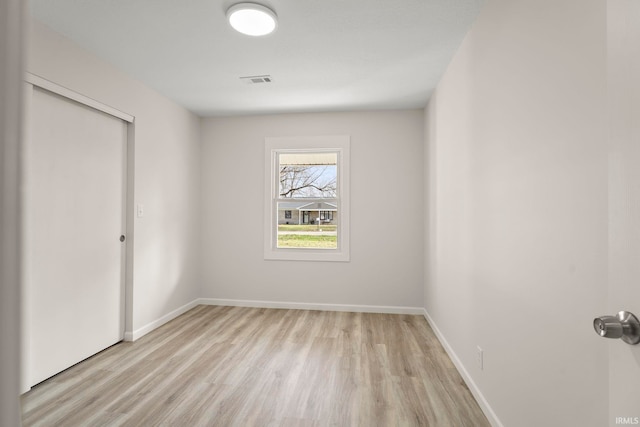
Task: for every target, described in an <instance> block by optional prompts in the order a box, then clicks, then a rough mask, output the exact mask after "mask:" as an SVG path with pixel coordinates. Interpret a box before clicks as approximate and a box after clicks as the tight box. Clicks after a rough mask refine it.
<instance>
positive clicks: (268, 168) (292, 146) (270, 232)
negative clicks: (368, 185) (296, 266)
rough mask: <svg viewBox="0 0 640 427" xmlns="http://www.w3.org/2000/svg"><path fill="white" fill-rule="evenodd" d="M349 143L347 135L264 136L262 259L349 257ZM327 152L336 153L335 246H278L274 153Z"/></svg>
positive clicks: (297, 259) (296, 259)
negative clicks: (336, 203) (320, 247)
mask: <svg viewBox="0 0 640 427" xmlns="http://www.w3.org/2000/svg"><path fill="white" fill-rule="evenodd" d="M350 146H351V138H350V136H349V135H328V136H305V137H267V138H265V151H264V153H265V155H264V159H265V168H264V259H265V260H288V261H334V262H349V260H350V239H349V235H350V226H349V225H350V224H349V219H350V194H349V189H350ZM318 151H330V152H335V153H337V154H338V177H337V179H338V194H337V195H336V196H337V197H336V200H338V206H339V209H338V212H336V213H335V216H334V218H335V217H337V220H338V221H337V222H338V230H337V231H338V248H337V249H308V248H278V247H277V239H278V236H277V233H278V229H277V222H278V210H277V202H276V201H277V193H278V191H279V174H278V173H277V171H278V170H277V156H278V154H279V153H283V152H318Z"/></svg>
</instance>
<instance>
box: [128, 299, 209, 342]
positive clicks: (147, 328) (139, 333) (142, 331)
mask: <svg viewBox="0 0 640 427" xmlns="http://www.w3.org/2000/svg"><path fill="white" fill-rule="evenodd" d="M198 304H199V302H198V300H197V299H195V300H193V301H191V302H189V303H187V304H185V305H183V306H182V307H179V308H176V309H175V310H173V311H172V312H170V313H167V314H165V315H164V316H162V317H161V318H159V319H157V320H154V321H153V322H151V323H147V324H146V325H144V326H143V327H142V328H138V329H136V330H135V331H133V332H130V331H127V332H125V333H124V340H125V341H135V340H137V339H138V338H142V337H143V336H145V335H147V334H148V333H149V332H151V331H153V330H154V329H156V328H159V327H160V326H162V325H164V324H165V323H167V322H169V321H171V320H173V319H175V318H176V317H178V316H180V315H181V314H184V313H186V312H187V311H189V310H191V309H192V308H194V307H195V306H197V305H198Z"/></svg>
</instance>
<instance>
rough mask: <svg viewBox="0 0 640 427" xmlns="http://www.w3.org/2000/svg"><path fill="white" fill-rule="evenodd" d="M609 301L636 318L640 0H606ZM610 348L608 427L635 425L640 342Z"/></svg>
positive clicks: (639, 284)
mask: <svg viewBox="0 0 640 427" xmlns="http://www.w3.org/2000/svg"><path fill="white" fill-rule="evenodd" d="M607 19H608V22H607V28H608V49H607V53H608V62H607V66H608V67H607V71H608V88H607V93H608V97H609V106H608V107H609V125H610V129H609V130H610V132H609V143H610V146H609V148H610V150H609V302H608V307H606V309H607V310H608V313H607V314H615V313H616V312H618V311H620V310H627V311H631V312H632V313H634V314H635V315H636V316H639V317H640V1H638V0H608V1H607ZM602 345H607V346H608V347H609V425H610V426H620V425H640V344H638V345H635V346H631V345H628V344H625V343H624V342H622V341H621V340H607V341H603V342H602Z"/></svg>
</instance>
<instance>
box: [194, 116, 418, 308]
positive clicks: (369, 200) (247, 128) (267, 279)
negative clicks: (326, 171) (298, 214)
mask: <svg viewBox="0 0 640 427" xmlns="http://www.w3.org/2000/svg"><path fill="white" fill-rule="evenodd" d="M422 132H423V117H422V112H421V111H418V110H412V111H396V112H367V113H364V112H362V113H325V114H297V115H274V116H254V117H233V118H230V117H226V118H211V119H206V120H203V128H202V140H203V147H202V149H203V152H202V177H203V187H202V200H203V202H202V203H203V232H202V236H203V285H204V288H203V295H202V296H203V297H206V298H218V299H238V300H258V301H278V302H297V303H308V302H311V303H320V304H322V303H324V304H353V305H373V306H396V307H419V306H420V305H421V301H422V298H423V296H422V292H423V291H422V253H423V241H422V237H421V236H422V233H423V220H422V218H423V211H422V209H423V180H422V169H423V166H422V157H423V154H422V149H423V148H422V138H423V135H422ZM342 134H347V135H351V262H348V263H341V262H338V263H332V262H301V261H265V260H264V259H263V241H262V240H263V230H262V227H263V219H262V216H263V206H262V203H263V202H262V201H263V191H264V184H263V180H264V178H263V177H264V175H263V174H264V138H265V137H269V136H270V137H278V136H313V135H342Z"/></svg>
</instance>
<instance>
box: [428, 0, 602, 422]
mask: <svg viewBox="0 0 640 427" xmlns="http://www.w3.org/2000/svg"><path fill="white" fill-rule="evenodd" d="M605 9H606V2H602V1H600V0H586V1H585V0H564V1H560V2H558V1H556V0H542V1H540V0H488V2H487V3H486V5H485V7H484V9H483V11H482V12H481V14H480V16H479V18H478V19H477V21H476V22H475V24H474V26H473V28H472V30H471V31H470V33H469V34H468V35H467V37H466V39H465V41H464V42H463V44H462V46H461V47H460V49H459V51H458V52H457V54H456V55H455V57H454V59H453V61H452V63H451V64H450V66H449V68H448V70H447V71H446V73H445V75H444V77H443V79H442V80H441V82H440V84H439V86H438V88H437V90H436V93H435V95H434V97H433V98H432V99H431V100H430V103H429V106H428V108H427V110H426V113H425V117H426V121H427V129H426V130H425V135H426V136H427V138H426V148H425V152H426V154H427V158H426V164H427V165H428V166H429V169H430V170H427V171H426V173H425V179H426V180H427V185H426V189H427V191H426V196H425V198H426V199H427V200H429V201H430V203H431V205H432V208H433V209H432V210H431V214H430V215H429V216H428V217H427V218H426V219H425V224H426V230H427V231H426V247H427V249H428V250H427V251H426V254H427V258H426V260H425V264H426V265H427V266H434V265H435V268H433V269H430V270H429V271H428V272H427V273H426V274H425V276H426V277H427V280H426V285H425V305H426V308H427V311H428V313H429V314H430V316H431V317H432V319H433V320H434V323H435V325H436V326H437V327H438V328H439V330H440V332H441V333H442V335H443V336H444V338H445V340H446V341H447V342H448V344H449V345H450V346H451V348H452V350H453V352H454V353H455V355H456V356H457V357H458V358H459V360H460V362H461V364H462V366H463V368H464V369H465V370H466V371H467V372H468V374H469V376H470V378H471V379H472V381H473V382H474V383H475V384H476V385H477V386H478V388H479V390H480V391H481V392H482V394H483V396H484V398H486V400H487V402H488V403H489V405H490V407H491V408H492V409H493V411H494V412H495V414H496V415H497V417H498V418H499V420H500V421H501V422H502V423H503V424H504V425H506V426H542V425H544V426H568V425H572V426H585V427H586V426H594V427H595V426H603V425H606V424H607V405H606V403H603V402H607V401H608V385H607V356H606V345H604V343H603V342H601V340H602V339H601V338H598V337H597V336H596V335H595V334H594V331H593V329H592V319H593V317H595V316H596V315H599V314H601V312H602V311H603V310H606V298H607V295H606V285H605V284H606V280H607V262H606V260H607V142H606V138H607V132H606V105H605V104H606V93H605V82H606V61H605V48H606V13H605ZM434 168H435V170H433V169H434ZM477 345H480V346H481V347H482V348H483V349H484V370H480V369H479V368H478V366H477V364H476V360H475V352H476V346H477Z"/></svg>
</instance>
